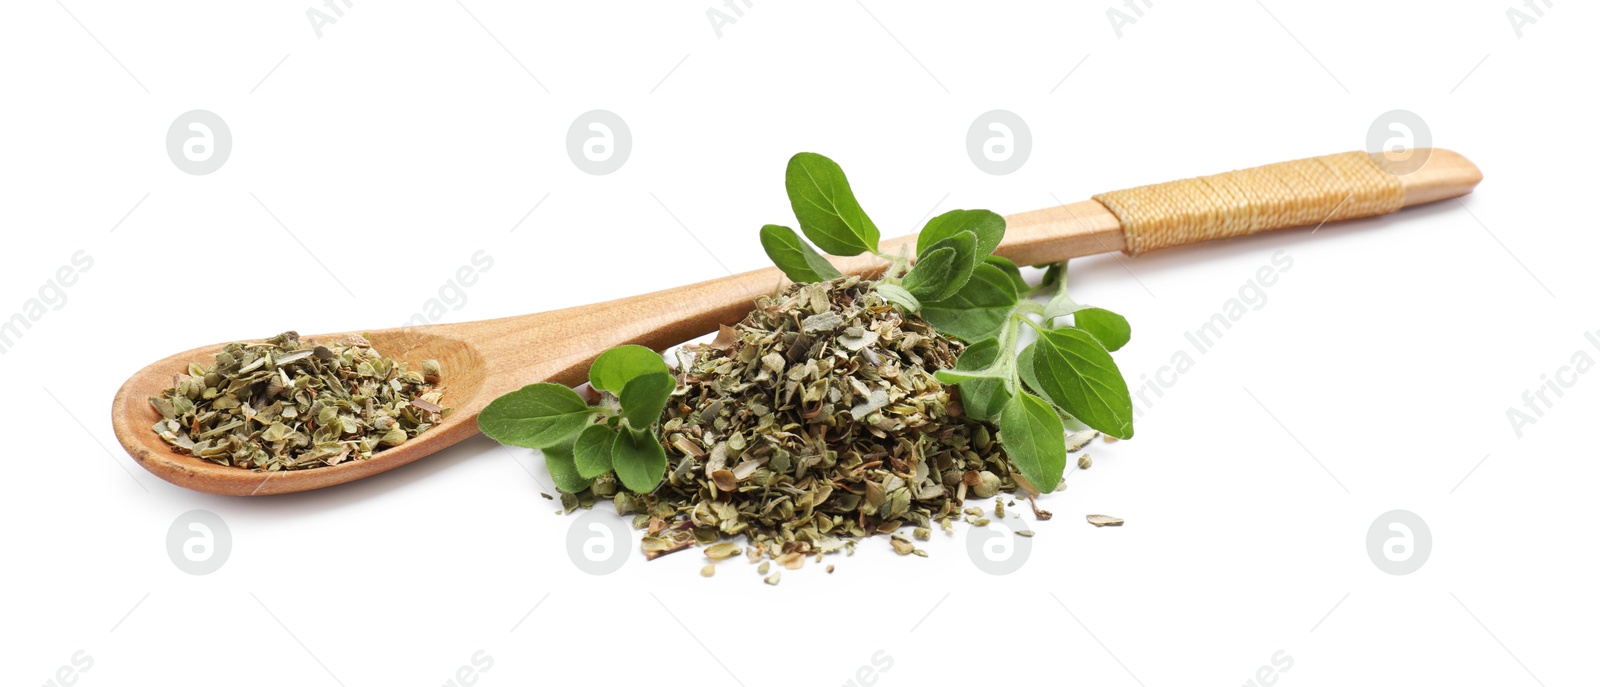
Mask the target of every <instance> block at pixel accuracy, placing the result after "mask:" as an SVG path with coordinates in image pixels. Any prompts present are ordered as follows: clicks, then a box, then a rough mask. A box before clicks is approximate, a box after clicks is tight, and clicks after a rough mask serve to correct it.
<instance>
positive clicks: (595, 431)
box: [572, 422, 617, 479]
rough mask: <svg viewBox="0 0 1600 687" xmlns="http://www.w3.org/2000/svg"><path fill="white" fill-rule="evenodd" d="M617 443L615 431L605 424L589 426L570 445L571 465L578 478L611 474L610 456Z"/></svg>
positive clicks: (592, 477)
mask: <svg viewBox="0 0 1600 687" xmlns="http://www.w3.org/2000/svg"><path fill="white" fill-rule="evenodd" d="M616 443H617V430H615V429H612V428H611V427H610V426H609V425H607V424H605V423H603V422H602V423H600V424H594V425H589V426H588V427H585V428H583V433H582V434H579V435H578V442H577V443H575V444H573V445H572V463H573V465H574V466H575V467H576V468H577V470H578V476H579V477H582V478H584V479H594V478H596V477H599V476H600V475H604V474H606V473H608V472H611V454H612V450H613V446H614V445H615V444H616Z"/></svg>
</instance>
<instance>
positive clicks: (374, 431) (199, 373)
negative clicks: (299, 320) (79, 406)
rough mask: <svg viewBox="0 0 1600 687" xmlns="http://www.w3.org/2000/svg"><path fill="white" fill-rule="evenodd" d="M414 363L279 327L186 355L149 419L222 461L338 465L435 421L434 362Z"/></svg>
mask: <svg viewBox="0 0 1600 687" xmlns="http://www.w3.org/2000/svg"><path fill="white" fill-rule="evenodd" d="M421 367H422V370H420V371H414V370H410V369H407V367H406V364H405V363H403V362H398V361H395V360H392V359H390V358H386V357H384V356H383V355H382V354H380V353H378V352H377V351H376V350H373V348H372V344H371V343H370V342H368V341H367V340H366V339H365V338H364V337H361V336H358V335H354V334H352V335H348V336H344V337H341V338H340V339H338V340H335V341H331V342H329V343H327V344H325V345H323V344H318V343H317V342H316V341H312V340H310V339H304V340H302V339H301V338H300V335H299V334H296V333H295V332H284V333H283V334H279V335H278V336H275V337H272V338H271V339H267V340H266V341H262V342H258V343H232V344H228V345H227V346H225V347H223V349H222V352H220V353H218V354H217V356H216V363H215V365H213V366H212V367H204V366H201V365H200V364H198V363H190V364H189V369H188V370H187V371H186V372H184V373H182V374H179V375H177V376H176V377H175V378H174V379H173V386H172V388H169V389H167V390H166V391H164V392H162V394H161V395H160V396H152V397H151V398H150V404H151V405H152V406H154V407H155V409H156V411H157V412H159V413H161V420H160V421H158V422H156V423H155V425H154V426H153V427H152V428H151V429H153V430H155V432H156V433H157V434H159V435H161V438H163V439H165V440H166V441H167V443H169V444H171V445H172V448H173V450H174V451H177V452H179V453H187V454H190V455H193V456H195V457H198V458H201V459H204V460H208V461H211V462H213V463H217V464H220V465H231V466H234V467H240V468H250V469H254V470H264V471H277V470H298V469H304V468H316V467H323V466H329V465H338V464H340V463H343V462H345V461H350V460H364V459H367V458H371V457H372V455H373V453H374V452H376V451H380V450H382V449H384V448H388V447H391V446H398V445H400V444H402V443H405V442H406V440H408V439H410V438H412V437H415V436H417V435H418V434H420V433H422V432H424V431H426V430H427V429H428V428H429V427H432V426H434V425H435V424H438V423H439V421H440V420H441V419H443V417H444V416H445V415H447V414H448V413H449V410H448V409H446V408H443V407H441V406H440V405H439V403H440V400H441V398H442V397H443V395H444V391H443V389H442V388H438V387H436V386H435V385H436V384H437V383H438V382H439V375H440V370H439V364H438V363H437V362H435V361H431V360H429V361H425V362H423V364H422V365H421Z"/></svg>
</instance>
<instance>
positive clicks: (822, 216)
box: [783, 153, 878, 255]
mask: <svg viewBox="0 0 1600 687" xmlns="http://www.w3.org/2000/svg"><path fill="white" fill-rule="evenodd" d="M783 184H784V187H785V188H786V189H787V190H788V191H789V205H790V206H792V207H793V208H794V216H795V218H796V219H798V220H800V231H802V232H805V235H806V238H809V239H811V242H812V243H815V244H817V247H818V248H821V249H822V250H824V251H827V252H829V253H831V254H833V255H859V254H861V253H866V252H872V251H876V250H878V227H877V225H874V224H873V223H872V220H871V219H870V218H868V217H867V213H866V212H865V211H863V210H862V209H861V204H860V203H858V202H856V197H855V195H854V194H852V193H851V192H850V182H849V180H847V179H845V176H844V170H843V169H840V168H839V165H838V164H836V163H834V161H833V160H829V159H828V158H826V157H823V156H821V155H818V154H816V153H800V154H798V155H795V156H794V157H792V158H789V169H788V170H787V172H786V173H785V174H784V180H783Z"/></svg>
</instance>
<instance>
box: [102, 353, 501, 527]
mask: <svg viewBox="0 0 1600 687" xmlns="http://www.w3.org/2000/svg"><path fill="white" fill-rule="evenodd" d="M364 335H365V336H366V337H367V339H368V340H369V341H371V342H372V347H373V349H374V350H377V351H378V352H380V353H382V354H384V355H386V356H388V357H391V358H394V359H396V360H401V361H405V362H406V363H407V364H408V365H409V366H411V368H412V369H416V367H417V366H418V365H419V364H420V363H421V362H422V361H424V360H428V359H433V360H437V361H439V365H440V367H441V368H442V369H444V370H445V371H446V375H447V376H446V377H445V378H444V380H443V383H442V384H441V387H442V388H443V390H444V391H445V397H446V401H447V403H448V404H449V405H448V407H452V408H458V407H463V406H467V405H469V404H473V403H476V401H477V399H478V397H479V395H480V392H481V391H482V389H483V385H484V371H485V367H484V364H483V363H484V361H483V357H482V356H481V355H480V354H479V352H478V349H477V348H476V347H475V346H473V345H472V344H471V343H469V342H467V341H464V340H462V339H460V338H457V337H454V336H450V335H449V334H446V333H436V332H430V331H419V330H417V329H384V330H378V331H372V332H365V333H364ZM340 336H343V335H342V334H325V335H320V336H312V337H308V338H311V339H316V340H319V341H331V340H334V339H337V338H338V337H340ZM222 347H223V344H216V345H212V346H202V347H200V348H196V349H193V350H189V351H184V352H182V353H178V354H176V355H173V356H169V357H166V358H163V359H161V360H158V361H156V362H154V363H151V364H149V365H147V366H145V368H144V369H142V370H139V371H138V372H137V373H135V374H134V375H133V376H132V377H131V378H129V379H128V381H127V382H126V383H124V384H123V385H122V388H121V389H120V390H118V391H117V396H116V398H115V400H113V401H112V413H111V421H112V425H113V429H114V431H115V433H116V436H117V441H119V442H121V444H122V447H123V448H124V449H126V450H127V451H128V455H130V456H133V459H134V460H135V461H137V462H138V463H139V464H140V465H141V466H143V467H144V468H145V469H146V470H149V471H150V472H152V473H154V474H155V475H157V476H159V477H161V478H162V479H165V480H167V481H168V482H172V483H173V484H177V485H179V486H183V487H188V488H190V489H196V490H199V491H204V492H210V493H213V494H229V495H234V496H253V495H265V494H282V493H288V492H296V491H305V490H307V489H319V488H322V487H327V486H332V485H335V484H342V483H345V482H349V481H351V480H355V479H360V478H362V477H367V476H369V475H374V474H377V473H380V472H383V471H385V470H391V469H393V468H396V467H399V466H401V465H405V464H406V463H410V462H411V461H414V460H417V459H418V458H422V457H423V456H426V455H428V454H431V453H433V452H435V451H438V450H439V449H440V448H443V447H444V446H448V445H450V444H454V443H456V442H458V441H462V440H464V439H466V438H467V437H470V436H472V435H473V433H475V432H477V431H478V425H477V413H476V412H472V413H466V412H459V411H455V412H452V413H451V414H450V415H449V416H448V417H446V418H445V419H444V420H443V421H442V422H440V423H439V424H438V425H435V426H434V427H431V428H429V429H428V431H426V432H423V433H422V434H420V435H418V436H417V437H415V438H413V439H411V440H410V441H407V442H406V443H404V444H401V445H399V446H395V447H393V448H389V449H385V450H382V451H379V452H377V453H374V454H373V456H372V458H371V459H369V460H352V461H347V462H344V463H341V464H339V465H334V466H329V467H322V468H311V469H306V470H290V471H281V472H257V471H255V470H246V469H241V468H236V467H231V466H227V465H218V464H217V463H213V462H211V461H208V460H203V459H200V458H196V457H194V456H191V455H188V454H183V453H178V452H177V451H174V450H173V449H172V446H171V445H169V444H167V442H166V441H164V440H163V439H162V438H161V437H160V436H159V435H157V434H156V433H155V432H154V431H152V430H151V429H150V427H151V425H154V424H155V423H156V421H157V420H160V419H161V414H160V413H158V412H156V409H155V408H154V407H153V406H151V405H150V397H152V396H159V395H160V394H161V392H163V391H164V390H166V389H168V388H171V387H172V385H173V377H174V376H175V375H176V374H178V373H180V372H183V371H185V370H187V369H188V365H189V363H190V362H197V363H200V364H202V365H207V366H209V365H210V364H211V361H212V360H213V359H214V358H215V356H216V354H217V353H218V352H219V351H221V350H222ZM490 400H492V399H490ZM484 403H485V404H486V403H487V401H485V402H484ZM476 407H478V408H480V409H481V407H482V404H478V405H476Z"/></svg>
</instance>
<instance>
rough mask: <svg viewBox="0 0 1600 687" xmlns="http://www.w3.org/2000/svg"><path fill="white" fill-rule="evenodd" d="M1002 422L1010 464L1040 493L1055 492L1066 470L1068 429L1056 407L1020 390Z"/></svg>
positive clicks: (1001, 415)
mask: <svg viewBox="0 0 1600 687" xmlns="http://www.w3.org/2000/svg"><path fill="white" fill-rule="evenodd" d="M999 425H1000V442H1001V443H1002V444H1004V445H1005V447H1006V455H1007V456H1009V457H1010V458H1011V464H1012V465H1015V466H1017V470H1019V471H1021V472H1022V476H1023V477H1025V478H1027V480H1028V482H1029V483H1030V484H1032V485H1033V487H1034V488H1035V489H1037V490H1039V492H1040V493H1049V492H1051V491H1055V488H1056V485H1057V484H1059V483H1060V482H1061V473H1062V471H1064V470H1066V469H1067V445H1066V443H1065V442H1064V441H1063V440H1062V435H1063V434H1065V433H1066V430H1065V429H1064V428H1063V427H1062V426H1061V417H1060V416H1058V415H1056V411H1055V409H1054V408H1051V407H1050V404H1048V403H1045V402H1044V400H1043V399H1041V398H1039V397H1038V396H1035V395H1033V394H1030V393H1027V392H1023V393H1019V394H1017V395H1016V396H1015V397H1013V398H1012V399H1011V401H1010V402H1009V403H1007V404H1006V406H1005V410H1003V411H1002V412H1001V413H1000V422H999Z"/></svg>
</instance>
